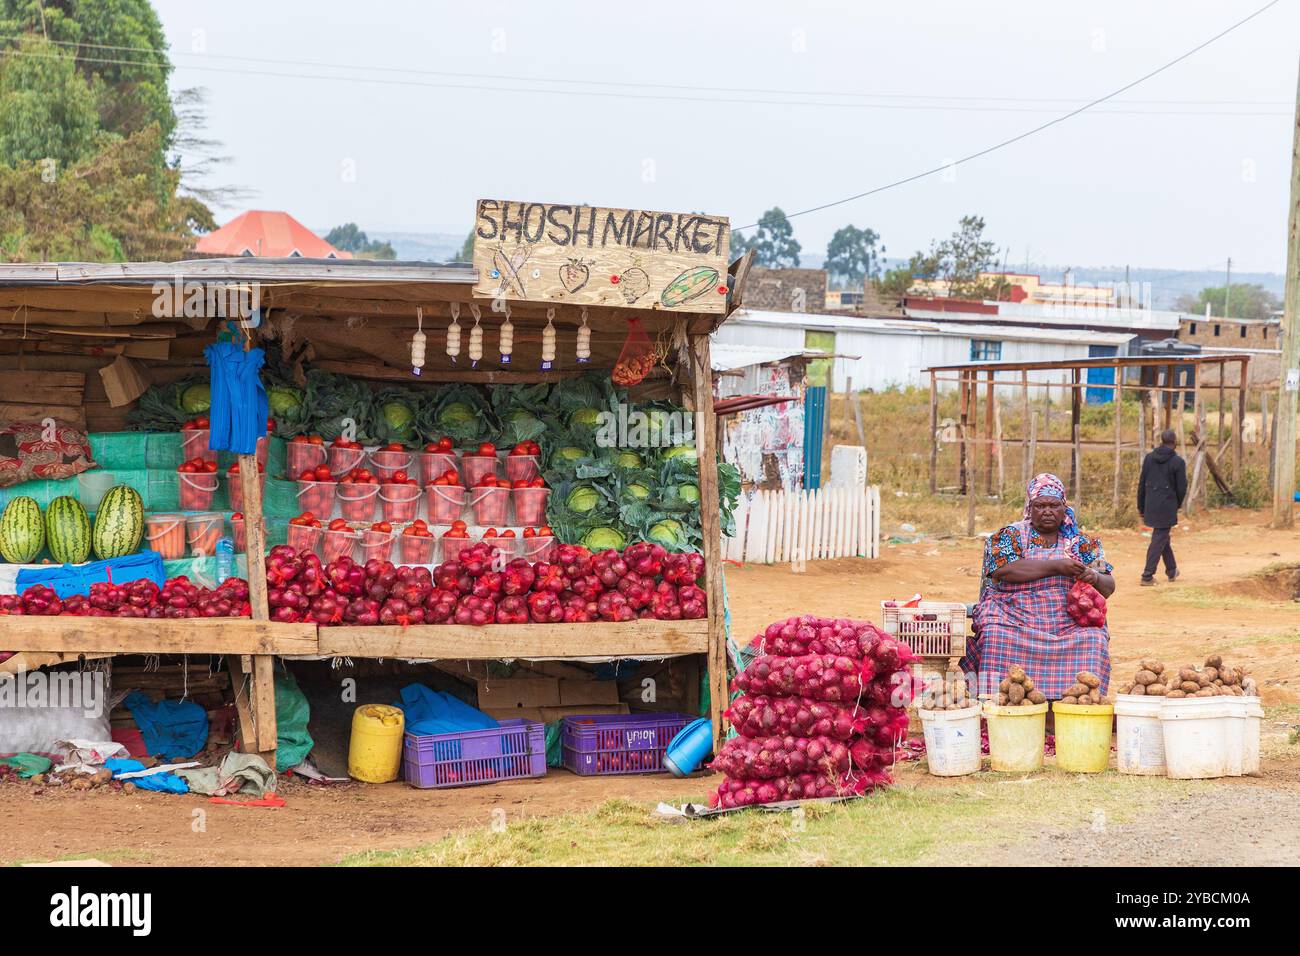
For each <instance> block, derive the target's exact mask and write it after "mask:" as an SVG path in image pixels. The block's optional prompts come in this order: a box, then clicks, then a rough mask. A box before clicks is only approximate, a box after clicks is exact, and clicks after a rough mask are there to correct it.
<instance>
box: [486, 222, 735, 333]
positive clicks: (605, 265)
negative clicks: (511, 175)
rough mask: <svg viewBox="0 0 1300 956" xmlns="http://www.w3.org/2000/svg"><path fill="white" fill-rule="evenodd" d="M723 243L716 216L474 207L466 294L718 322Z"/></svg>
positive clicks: (722, 302) (726, 228) (722, 304)
mask: <svg viewBox="0 0 1300 956" xmlns="http://www.w3.org/2000/svg"><path fill="white" fill-rule="evenodd" d="M730 242H731V225H730V223H729V222H728V220H727V219H726V217H724V216H706V215H704V214H702V213H689V212H685V213H682V212H677V213H673V212H652V211H650V210H646V209H605V208H603V207H599V206H562V205H556V204H554V203H525V202H511V201H507V200H502V199H480V200H479V202H478V212H477V217H476V220H475V223H474V268H476V269H477V270H478V282H477V283H476V284H475V286H474V295H475V296H477V297H480V298H485V299H504V300H506V301H508V302H536V303H548V304H559V303H564V304H568V305H600V306H613V307H617V308H633V309H663V310H666V311H673V312H714V313H722V312H724V311H725V310H726V306H727V266H728V262H727V250H728V246H729V244H730Z"/></svg>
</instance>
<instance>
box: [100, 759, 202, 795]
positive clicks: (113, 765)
mask: <svg viewBox="0 0 1300 956" xmlns="http://www.w3.org/2000/svg"><path fill="white" fill-rule="evenodd" d="M104 766H105V767H107V768H108V769H109V770H111V771H113V776H114V777H120V776H121V775H122V774H124V773H135V772H136V771H137V770H143V769H144V764H142V763H141V762H140V761H138V760H127V759H124V758H123V759H119V758H117V757H114V758H112V759H110V760H105V761H104ZM130 782H131V783H133V784H135V785H136V788H137V789H140V790H157V791H158V792H159V793H189V792H190V785H189V784H188V783H186V782H185V781H184V780H183V779H182V778H180V777H178V776H176V774H174V773H172V772H171V771H170V770H163V771H161V772H159V773H151V774H147V775H146V776H143V777H132V778H131V779H130Z"/></svg>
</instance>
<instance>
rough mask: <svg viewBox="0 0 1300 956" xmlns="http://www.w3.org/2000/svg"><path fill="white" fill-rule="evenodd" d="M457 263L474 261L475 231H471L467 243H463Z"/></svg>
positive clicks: (466, 239)
mask: <svg viewBox="0 0 1300 956" xmlns="http://www.w3.org/2000/svg"><path fill="white" fill-rule="evenodd" d="M456 261H457V262H473V261H474V230H473V229H471V230H470V231H469V235H468V236H466V237H465V241H464V242H463V243H461V247H460V255H459V256H457V257H456Z"/></svg>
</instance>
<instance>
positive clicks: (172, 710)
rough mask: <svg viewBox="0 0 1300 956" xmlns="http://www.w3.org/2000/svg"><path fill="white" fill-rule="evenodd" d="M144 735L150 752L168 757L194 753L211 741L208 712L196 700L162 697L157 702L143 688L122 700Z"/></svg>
mask: <svg viewBox="0 0 1300 956" xmlns="http://www.w3.org/2000/svg"><path fill="white" fill-rule="evenodd" d="M122 703H123V704H125V705H126V707H127V709H128V710H129V711H131V716H132V717H134V718H135V723H136V726H138V727H139V728H140V736H141V737H143V738H144V745H145V748H146V749H148V751H149V753H151V754H155V755H159V754H160V755H162V756H164V757H166V758H167V759H168V760H176V759H179V758H182V757H193V756H194V755H195V754H196V753H198V752H199V751H201V750H202V749H203V747H204V745H205V744H206V743H207V742H208V715H207V712H206V711H204V709H203V708H202V707H200V706H199V705H198V704H196V703H194V701H192V700H160V701H158V703H156V704H155V703H154V702H153V701H151V700H150V699H149V698H148V697H147V696H145V695H144V694H142V693H141V692H140V691H138V690H137V691H134V692H133V693H130V694H128V695H127V696H126V699H125V700H124V701H122Z"/></svg>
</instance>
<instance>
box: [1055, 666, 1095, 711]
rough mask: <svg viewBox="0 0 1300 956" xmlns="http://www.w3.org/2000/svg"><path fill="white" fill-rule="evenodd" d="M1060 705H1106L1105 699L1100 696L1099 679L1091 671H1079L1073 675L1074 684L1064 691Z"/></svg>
mask: <svg viewBox="0 0 1300 956" xmlns="http://www.w3.org/2000/svg"><path fill="white" fill-rule="evenodd" d="M1061 703H1062V704H1083V705H1085V706H1088V707H1095V706H1098V705H1100V704H1104V703H1106V698H1105V697H1102V696H1101V678H1100V677H1098V676H1097V675H1096V674H1094V673H1093V672H1092V671H1079V673H1077V674H1075V675H1074V683H1073V684H1071V685H1070V686H1069V687H1067V688H1066V689H1065V696H1064V697H1062V698H1061Z"/></svg>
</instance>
